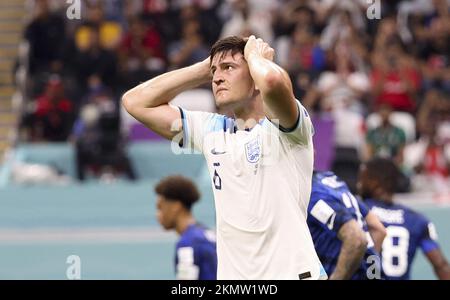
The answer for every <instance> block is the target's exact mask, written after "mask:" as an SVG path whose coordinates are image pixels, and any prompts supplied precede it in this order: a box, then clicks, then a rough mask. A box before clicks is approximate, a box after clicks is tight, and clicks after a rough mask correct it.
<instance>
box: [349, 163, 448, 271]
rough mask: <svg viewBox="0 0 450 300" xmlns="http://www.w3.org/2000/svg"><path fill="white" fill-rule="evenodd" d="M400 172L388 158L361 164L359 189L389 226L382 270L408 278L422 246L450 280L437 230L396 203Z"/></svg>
mask: <svg viewBox="0 0 450 300" xmlns="http://www.w3.org/2000/svg"><path fill="white" fill-rule="evenodd" d="M399 176H400V171H399V170H398V168H397V167H396V165H395V164H394V163H393V162H392V161H391V160H388V159H383V158H375V159H372V160H370V161H368V162H367V163H366V164H363V165H362V166H361V170H360V173H359V179H358V189H359V193H360V194H361V196H362V197H363V198H364V201H365V203H366V204H367V205H368V206H369V208H371V211H372V212H374V213H375V214H376V215H377V216H378V217H379V218H380V220H381V221H382V222H383V224H384V226H386V231H387V236H386V238H385V240H384V242H383V249H382V252H381V256H382V263H381V265H382V269H383V273H384V276H385V278H386V279H403V280H406V279H409V278H410V272H411V265H412V262H413V260H414V256H415V254H416V250H417V248H420V249H422V251H423V252H424V254H425V256H426V257H427V258H428V260H429V262H430V263H431V265H432V266H433V268H434V272H435V274H436V276H437V277H438V278H439V279H450V266H449V264H448V262H447V260H446V259H445V257H444V255H443V253H442V252H441V250H440V249H439V245H438V242H437V233H436V229H435V227H434V225H433V223H431V222H430V221H428V220H427V219H426V218H425V216H423V215H422V214H420V213H418V212H415V211H413V210H412V209H410V208H408V207H406V206H403V205H399V204H396V203H394V202H393V200H392V196H393V194H394V191H395V187H396V184H397V179H398V178H399Z"/></svg>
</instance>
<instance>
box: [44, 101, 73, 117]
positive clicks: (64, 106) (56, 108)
mask: <svg viewBox="0 0 450 300" xmlns="http://www.w3.org/2000/svg"><path fill="white" fill-rule="evenodd" d="M36 105H37V107H36V115H37V116H39V117H44V116H46V115H48V114H49V113H50V112H57V113H58V112H61V113H69V112H71V111H72V103H71V102H70V101H69V100H68V99H61V100H59V101H58V102H56V103H54V102H52V101H50V99H48V97H47V96H41V97H39V98H38V99H37V103H36Z"/></svg>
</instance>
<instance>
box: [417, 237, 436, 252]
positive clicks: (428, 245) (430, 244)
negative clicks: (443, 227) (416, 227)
mask: <svg viewBox="0 0 450 300" xmlns="http://www.w3.org/2000/svg"><path fill="white" fill-rule="evenodd" d="M420 247H421V248H422V251H423V252H424V253H428V252H430V251H433V250H434V249H437V248H439V245H438V244H437V243H436V242H435V241H433V240H428V239H426V240H423V241H422V242H421V243H420Z"/></svg>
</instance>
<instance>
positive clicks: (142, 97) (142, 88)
mask: <svg viewBox="0 0 450 300" xmlns="http://www.w3.org/2000/svg"><path fill="white" fill-rule="evenodd" d="M209 80H210V74H209V68H207V66H205V62H204V61H203V62H200V63H197V64H194V65H192V66H189V67H186V68H182V69H178V70H174V71H171V72H168V73H164V74H162V75H159V76H157V77H155V78H153V79H151V80H148V81H146V82H144V83H142V84H140V85H138V86H136V87H134V88H132V89H131V90H129V91H127V92H126V93H125V94H124V95H123V103H124V106H125V107H126V108H128V107H137V108H152V107H157V106H160V105H163V104H167V103H169V101H171V100H172V99H173V98H174V97H175V96H176V95H178V94H179V93H181V92H184V91H186V90H189V89H192V88H195V87H197V86H199V85H201V84H204V83H206V82H208V81H209Z"/></svg>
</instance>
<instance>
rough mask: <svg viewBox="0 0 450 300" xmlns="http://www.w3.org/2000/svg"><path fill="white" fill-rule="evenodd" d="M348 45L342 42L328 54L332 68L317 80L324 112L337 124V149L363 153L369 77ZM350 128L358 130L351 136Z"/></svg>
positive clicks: (343, 40) (321, 106)
mask: <svg viewBox="0 0 450 300" xmlns="http://www.w3.org/2000/svg"><path fill="white" fill-rule="evenodd" d="M345 41H346V40H345V39H342V40H339V41H338V42H337V43H336V45H335V47H334V48H333V51H331V52H330V53H329V55H330V61H331V62H332V63H333V65H332V66H330V70H329V71H326V72H323V73H321V75H320V77H319V79H318V82H317V90H318V92H319V95H318V96H319V98H318V100H319V101H320V108H321V110H322V111H328V112H331V114H332V116H333V119H334V121H335V142H336V146H338V147H348V148H354V149H356V150H358V151H360V150H361V146H362V145H363V142H364V133H363V125H364V119H363V114H364V111H365V109H364V103H363V101H362V100H363V99H364V97H365V95H366V94H367V92H368V91H369V88H370V85H369V80H368V78H367V76H366V75H365V74H364V73H363V72H358V71H357V70H356V68H355V66H354V63H353V60H352V59H353V57H354V54H352V52H353V51H352V49H351V48H350V47H349V45H348V44H347V43H346V42H345ZM348 128H354V129H356V130H354V131H353V133H352V134H351V135H349V134H348Z"/></svg>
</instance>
